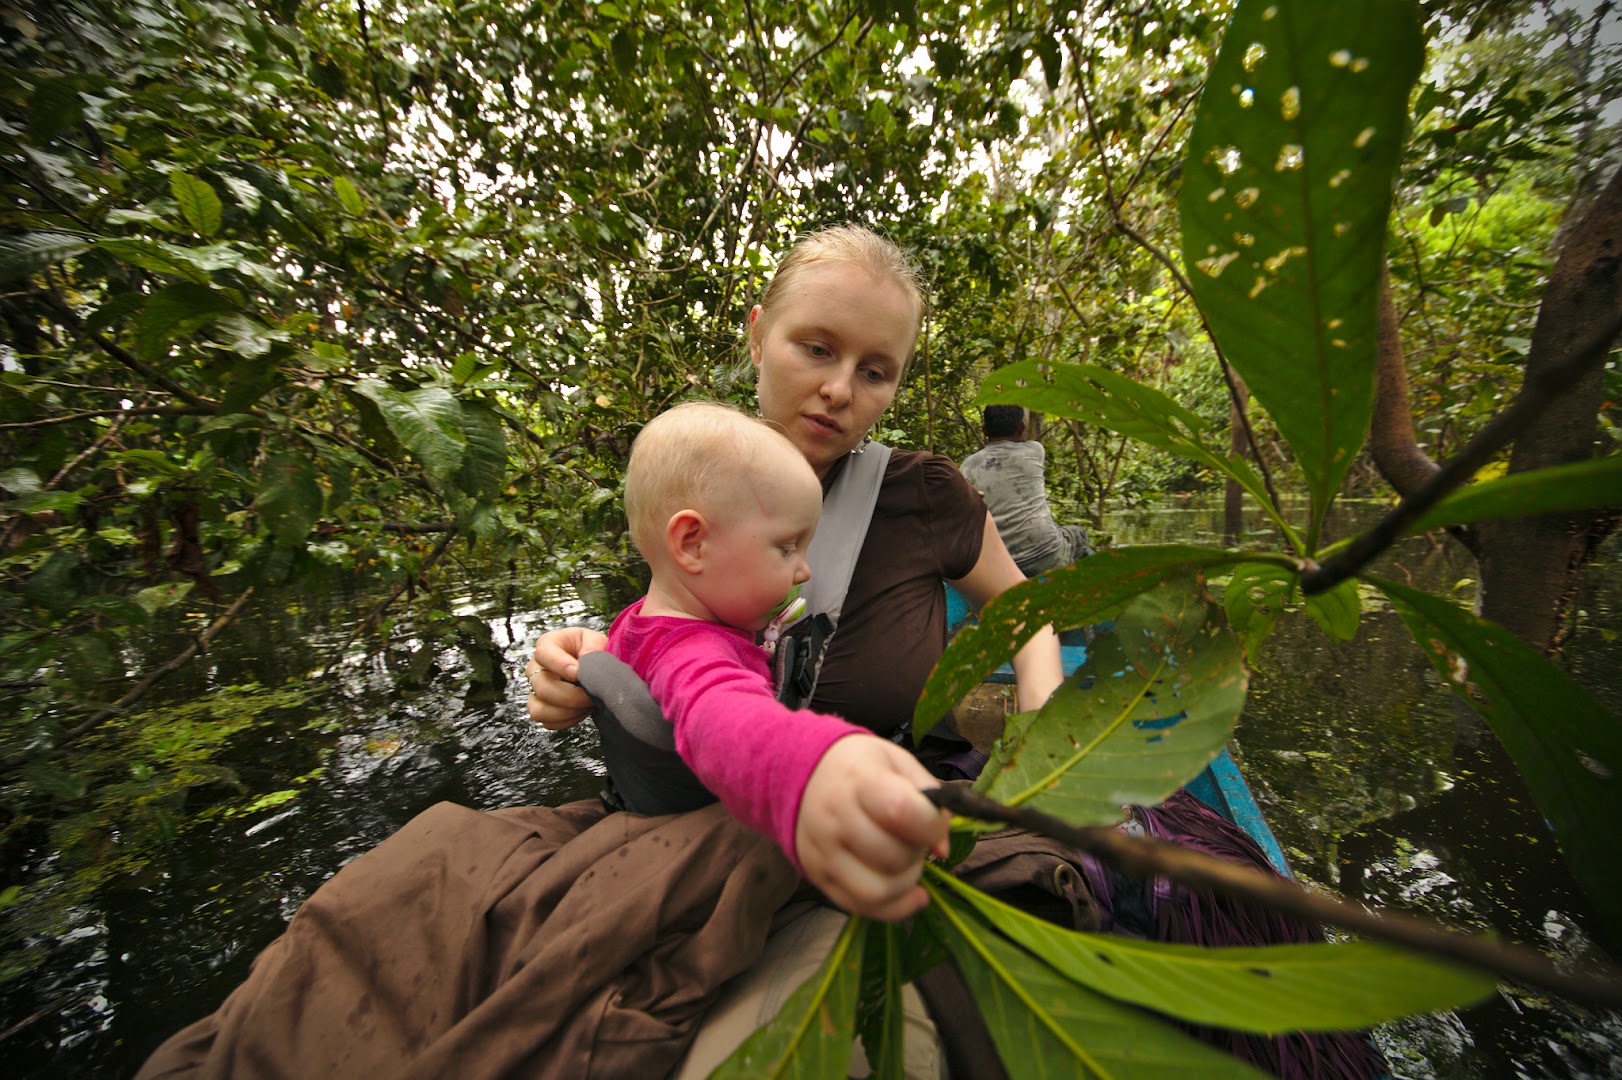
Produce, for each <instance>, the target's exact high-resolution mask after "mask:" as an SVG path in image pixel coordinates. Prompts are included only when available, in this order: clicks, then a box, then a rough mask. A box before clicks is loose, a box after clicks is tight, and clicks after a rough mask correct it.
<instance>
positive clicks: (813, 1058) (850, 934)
mask: <svg viewBox="0 0 1622 1080" xmlns="http://www.w3.org/2000/svg"><path fill="white" fill-rule="evenodd" d="M865 924H866V920H865V919H859V918H852V919H851V920H850V921H849V922H847V923H846V924H845V929H844V930H843V931H841V932H840V935H839V940H838V941H836V942H834V947H833V950H832V951H831V952H829V954H828V958H827V959H826V960H824V961H823V963H822V966H821V967H820V968H818V969H817V972H816V974H814V975H812V976H811V977H810V978H809V979H807V980H805V982H804V983H802V984H800V987H799V988H798V989H797V990H795V991H794V993H792V994H790V995H789V998H788V1000H787V1001H785V1002H784V1003H783V1007H782V1008H781V1009H780V1010H778V1013H777V1015H776V1016H774V1017H773V1018H772V1020H771V1022H770V1023H768V1024H767V1025H766V1026H765V1027H763V1028H761V1029H760V1030H758V1031H756V1032H755V1033H754V1034H753V1035H750V1036H749V1038H747V1039H745V1040H744V1041H743V1045H741V1046H739V1047H738V1049H737V1050H735V1051H733V1053H732V1056H731V1057H729V1058H727V1059H726V1060H725V1061H723V1062H722V1063H721V1064H720V1065H719V1066H717V1067H716V1069H715V1071H714V1072H712V1073H711V1074H710V1080H766V1078H776V1077H785V1078H786V1077H804V1078H807V1080H809V1078H814V1077H822V1078H826V1080H843V1077H844V1076H846V1075H847V1073H848V1072H849V1070H850V1051H851V1046H852V1043H853V1040H854V1039H855V1037H856V996H857V991H858V990H859V989H860V988H861V982H862V952H863V948H862V946H863V943H864V942H865V941H866V939H867V934H866V925H865Z"/></svg>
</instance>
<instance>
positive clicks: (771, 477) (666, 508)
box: [625, 401, 822, 630]
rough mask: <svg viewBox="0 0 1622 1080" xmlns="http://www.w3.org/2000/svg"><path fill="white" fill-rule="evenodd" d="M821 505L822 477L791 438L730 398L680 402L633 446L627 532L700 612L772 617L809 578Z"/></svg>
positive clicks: (658, 576) (725, 619)
mask: <svg viewBox="0 0 1622 1080" xmlns="http://www.w3.org/2000/svg"><path fill="white" fill-rule="evenodd" d="M821 512H822V485H821V484H820V483H819V482H818V480H817V477H816V474H815V473H814V472H812V470H811V466H810V464H809V463H808V462H807V461H806V460H805V457H804V456H803V455H802V454H801V453H800V451H799V450H797V449H796V448H795V446H794V444H793V443H791V442H789V440H788V439H787V438H786V437H785V436H783V435H782V433H780V432H778V431H777V430H775V429H774V428H772V427H771V426H770V425H768V424H767V423H765V422H764V421H762V420H757V419H755V418H754V417H751V416H746V415H744V414H743V413H742V412H740V411H738V410H737V409H734V408H732V407H731V406H729V405H722V404H720V403H717V402H705V401H695V402H688V403H687V404H684V405H678V406H676V407H675V408H673V409H670V410H669V411H667V412H664V413H661V414H660V415H658V416H656V417H654V418H653V420H651V421H650V422H649V423H648V425H647V426H646V427H644V428H643V429H642V432H641V434H639V435H638V436H637V437H636V442H635V443H634V444H632V447H631V462H630V465H629V466H628V468H627V469H626V474H625V513H626V517H627V518H628V519H629V520H630V525H631V540H632V542H633V543H634V544H636V548H637V550H638V551H640V552H641V553H642V557H643V558H645V559H647V561H648V566H649V567H650V569H651V570H652V571H653V578H654V586H655V588H656V589H660V590H661V591H662V592H663V593H664V594H665V595H667V596H674V597H676V598H678V600H679V601H680V602H681V606H682V607H683V608H684V609H687V610H688V614H691V615H693V616H694V617H697V618H705V619H709V620H711V621H715V622H721V623H725V624H726V625H728V626H735V627H738V628H739V629H744V630H758V629H760V628H762V627H764V626H765V625H766V623H767V622H768V621H769V619H770V616H771V614H772V612H773V610H774V609H775V608H777V607H778V606H779V605H780V604H781V602H782V600H783V598H784V597H785V596H786V595H787V594H788V592H789V590H790V589H792V588H793V587H794V586H795V585H798V584H799V583H800V582H802V581H805V580H806V579H807V578H809V577H810V576H811V569H810V565H809V564H808V563H807V562H806V561H805V549H806V547H807V546H808V545H809V544H810V542H811V535H812V533H813V532H815V531H816V527H817V519H818V517H819V516H820V514H821Z"/></svg>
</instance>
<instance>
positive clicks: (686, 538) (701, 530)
mask: <svg viewBox="0 0 1622 1080" xmlns="http://www.w3.org/2000/svg"><path fill="white" fill-rule="evenodd" d="M709 535H710V523H709V522H707V521H705V520H704V515H703V514H701V513H699V512H698V511H697V510H678V511H676V512H675V513H674V514H671V515H670V520H669V521H667V522H665V554H666V555H668V556H670V562H671V565H673V566H675V567H676V568H677V569H678V570H681V571H682V572H684V573H688V574H696V573H699V572H700V571H702V570H703V569H704V542H705V541H706V540H708V539H709Z"/></svg>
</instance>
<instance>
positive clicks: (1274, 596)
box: [1222, 563, 1296, 667]
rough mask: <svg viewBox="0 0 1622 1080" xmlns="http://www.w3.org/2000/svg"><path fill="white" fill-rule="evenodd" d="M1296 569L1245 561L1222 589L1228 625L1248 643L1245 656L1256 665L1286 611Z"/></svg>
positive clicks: (1234, 569) (1237, 567)
mask: <svg viewBox="0 0 1622 1080" xmlns="http://www.w3.org/2000/svg"><path fill="white" fill-rule="evenodd" d="M1295 581H1296V573H1295V571H1294V570H1290V569H1287V568H1286V567H1282V566H1275V565H1274V564H1272V563H1241V564H1240V565H1238V566H1236V567H1234V568H1233V573H1232V574H1231V575H1229V577H1228V586H1227V588H1226V589H1224V590H1223V592H1222V606H1223V608H1224V609H1225V610H1226V611H1227V613H1228V625H1229V626H1231V627H1233V632H1234V633H1236V634H1238V635H1239V640H1240V641H1242V642H1244V645H1245V659H1246V660H1247V661H1249V662H1250V664H1251V666H1252V667H1254V666H1255V664H1256V658H1257V655H1258V654H1259V653H1260V652H1261V647H1262V642H1264V641H1266V640H1267V635H1268V634H1270V633H1272V632H1273V624H1274V623H1276V622H1277V621H1278V617H1279V615H1280V614H1281V613H1283V611H1284V607H1285V605H1286V604H1287V603H1289V600H1290V592H1291V590H1292V589H1294V587H1295Z"/></svg>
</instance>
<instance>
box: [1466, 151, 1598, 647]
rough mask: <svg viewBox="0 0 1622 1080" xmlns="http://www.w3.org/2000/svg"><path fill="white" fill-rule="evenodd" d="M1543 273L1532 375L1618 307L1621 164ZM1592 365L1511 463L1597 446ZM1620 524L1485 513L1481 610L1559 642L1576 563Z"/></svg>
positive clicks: (1519, 467) (1536, 643)
mask: <svg viewBox="0 0 1622 1080" xmlns="http://www.w3.org/2000/svg"><path fill="white" fill-rule="evenodd" d="M1562 233H1563V235H1564V238H1565V240H1564V244H1563V245H1562V247H1561V251H1560V253H1559V256H1558V257H1557V258H1556V260H1555V265H1554V269H1553V270H1552V271H1551V272H1550V274H1549V283H1548V285H1547V287H1546V288H1545V289H1544V292H1543V301H1542V304H1541V305H1540V306H1539V308H1538V318H1537V324H1536V326H1535V327H1534V329H1533V331H1532V344H1531V348H1530V349H1529V351H1528V353H1527V358H1526V374H1527V377H1528V378H1530V377H1532V376H1534V375H1536V374H1537V373H1538V372H1539V371H1541V370H1543V369H1545V368H1548V367H1550V366H1552V365H1554V364H1557V363H1559V362H1560V361H1561V360H1564V359H1565V358H1566V357H1568V356H1570V355H1571V353H1572V352H1573V350H1574V349H1575V348H1576V347H1577V346H1579V345H1580V344H1582V343H1583V342H1584V341H1586V340H1587V339H1589V338H1590V337H1592V336H1593V335H1594V334H1596V333H1598V332H1599V329H1600V327H1601V325H1603V323H1604V322H1605V321H1606V320H1607V319H1609V318H1611V317H1612V316H1613V315H1614V314H1615V313H1616V311H1617V309H1618V308H1622V170H1619V171H1618V172H1617V173H1615V174H1614V175H1613V176H1612V177H1611V181H1610V183H1609V184H1608V185H1606V187H1605V189H1604V190H1603V191H1602V192H1601V193H1600V195H1599V197H1598V198H1597V199H1595V200H1594V201H1593V202H1592V203H1590V204H1588V205H1587V206H1586V208H1585V211H1584V213H1583V219H1582V221H1581V222H1579V223H1578V224H1577V226H1576V227H1575V228H1572V229H1563V230H1562ZM1603 375H1604V372H1603V369H1602V366H1599V365H1596V366H1595V368H1594V369H1593V370H1592V371H1590V372H1589V373H1588V374H1587V375H1585V376H1584V377H1583V379H1582V380H1581V381H1580V382H1578V383H1577V384H1576V385H1575V386H1574V387H1572V389H1571V390H1570V391H1568V392H1567V393H1566V394H1564V395H1562V396H1561V397H1560V398H1559V399H1557V400H1556V401H1555V402H1554V403H1553V404H1552V405H1551V406H1550V407H1549V409H1548V411H1547V412H1545V413H1544V414H1543V416H1542V417H1540V418H1539V420H1538V421H1537V423H1535V424H1534V425H1533V426H1532V427H1530V428H1528V429H1527V431H1526V433H1525V434H1523V435H1522V436H1521V437H1520V439H1518V440H1517V441H1516V443H1515V447H1514V449H1513V451H1512V452H1511V454H1510V459H1509V471H1510V472H1511V473H1518V472H1525V471H1526V470H1528V469H1540V468H1547V467H1549V466H1552V465H1560V464H1564V463H1567V462H1574V461H1584V460H1586V459H1588V458H1591V457H1593V456H1594V454H1595V451H1596V449H1597V445H1598V443H1597V440H1598V434H1599V426H1598V422H1597V417H1598V414H1599V410H1600V407H1601V405H1602V404H1603V403H1604V385H1603ZM1616 524H1617V514H1616V513H1615V512H1614V511H1613V512H1600V513H1586V514H1578V515H1569V514H1562V515H1555V514H1549V515H1542V516H1539V517H1530V518H1517V519H1512V520H1508V521H1498V522H1492V523H1489V524H1488V525H1485V526H1483V527H1482V528H1481V529H1480V530H1479V531H1480V536H1481V550H1480V553H1479V556H1478V557H1479V559H1480V563H1481V613H1482V615H1484V616H1485V617H1486V618H1488V619H1491V620H1492V621H1493V622H1496V623H1498V624H1499V625H1501V626H1503V627H1505V628H1507V629H1509V630H1511V631H1512V632H1514V633H1515V634H1516V635H1517V636H1518V637H1520V638H1521V639H1522V640H1523V641H1525V642H1527V643H1528V644H1529V645H1532V646H1533V647H1534V648H1537V649H1540V650H1543V651H1549V650H1551V649H1553V648H1555V647H1556V646H1558V645H1559V643H1560V640H1561V637H1562V627H1563V624H1564V620H1565V615H1566V612H1567V608H1568V607H1569V604H1570V601H1571V597H1572V595H1573V594H1574V593H1575V591H1576V589H1577V586H1578V585H1579V584H1580V578H1581V574H1582V571H1583V568H1584V567H1585V566H1586V565H1587V564H1588V561H1589V560H1590V559H1591V558H1592V557H1593V554H1594V551H1595V550H1596V549H1597V548H1598V546H1599V544H1600V542H1601V541H1602V540H1604V538H1605V537H1606V535H1608V534H1609V533H1610V531H1611V529H1612V528H1614V527H1615V526H1616Z"/></svg>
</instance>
